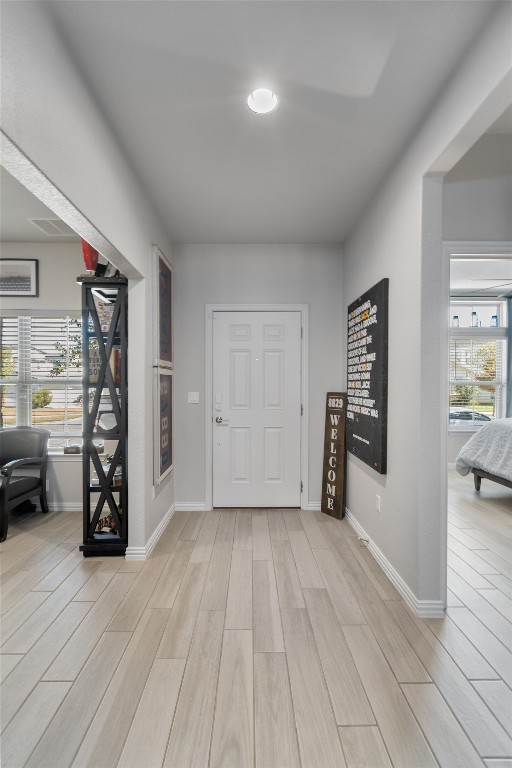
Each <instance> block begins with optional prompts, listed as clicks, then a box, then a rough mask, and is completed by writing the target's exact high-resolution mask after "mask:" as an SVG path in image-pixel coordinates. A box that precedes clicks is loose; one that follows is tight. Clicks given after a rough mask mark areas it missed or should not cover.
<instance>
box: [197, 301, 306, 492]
mask: <svg viewBox="0 0 512 768" xmlns="http://www.w3.org/2000/svg"><path fill="white" fill-rule="evenodd" d="M212 418H213V504H214V506H215V507H298V506H300V435H301V429H300V425H301V314H300V312H215V313H214V315H213V414H212Z"/></svg>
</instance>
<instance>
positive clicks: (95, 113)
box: [2, 3, 174, 548]
mask: <svg viewBox="0 0 512 768" xmlns="http://www.w3.org/2000/svg"><path fill="white" fill-rule="evenodd" d="M2 96H3V98H2V130H3V131H4V132H5V134H6V135H7V137H8V138H9V139H10V140H11V141H12V142H13V143H14V144H15V145H16V146H17V147H18V148H19V149H20V150H21V152H23V153H24V154H25V155H26V157H27V158H28V159H29V160H30V161H31V162H32V163H33V164H34V165H35V166H37V168H39V169H40V171H42V172H43V173H44V174H45V176H46V177H47V178H48V179H50V181H51V182H52V183H53V184H54V185H55V186H56V187H57V188H58V189H59V190H60V191H61V192H62V193H63V195H65V196H66V197H67V199H68V200H69V201H70V202H71V203H72V205H73V206H74V207H75V208H76V209H77V210H78V211H79V212H81V214H83V216H84V217H85V218H86V219H87V220H88V221H89V222H91V223H92V224H93V225H94V227H96V229H97V230H98V231H99V232H100V233H101V235H102V236H103V238H104V239H105V238H106V240H108V241H109V243H111V244H112V246H114V248H115V249H117V252H118V253H119V254H121V262H120V263H119V264H116V266H119V267H121V268H122V269H123V272H124V273H125V274H126V275H127V276H128V277H129V278H130V284H129V299H128V302H129V359H128V380H129V386H130V408H129V416H128V428H129V454H128V472H129V493H130V524H129V546H130V548H132V547H133V548H143V547H144V546H145V544H146V542H147V541H148V540H149V539H150V537H151V535H152V533H153V532H154V531H155V529H156V528H157V526H158V524H159V523H160V521H161V520H162V517H163V515H164V514H165V512H167V510H169V509H170V508H171V506H172V504H173V501H174V493H173V490H174V489H173V486H174V484H173V476H172V473H171V475H170V476H169V478H168V479H166V480H165V481H164V483H163V484H162V485H161V486H160V487H159V488H158V489H157V490H156V491H155V490H154V489H153V411H152V402H153V380H152V369H151V363H152V308H153V306H154V301H153V296H152V290H153V289H152V285H153V278H152V258H151V257H152V244H153V243H156V244H158V245H159V246H160V247H161V249H162V250H163V252H164V253H165V254H166V255H167V256H169V257H171V256H172V247H171V243H170V242H169V240H168V238H167V236H166V235H165V231H164V229H163V227H162V226H161V223H160V222H159V220H158V218H157V217H156V215H155V213H154V211H153V210H152V209H151V207H150V204H149V203H148V200H147V197H146V195H145V193H144V190H142V189H141V188H140V186H139V184H138V181H137V179H136V178H135V176H134V174H133V172H132V170H131V168H130V166H129V165H128V163H127V161H126V158H125V156H124V155H123V153H122V151H121V149H120V148H119V146H118V145H117V144H116V141H115V138H114V136H113V135H112V133H111V131H110V129H109V127H108V125H107V124H106V122H105V121H104V119H103V116H102V114H101V113H100V111H99V110H98V108H97V105H96V102H95V100H94V97H93V96H92V94H91V93H90V91H89V90H88V87H87V85H86V83H85V82H84V80H83V79H82V77H81V75H80V73H79V71H78V69H77V67H76V65H75V63H74V61H73V59H72V51H68V50H67V49H65V47H64V46H63V44H62V41H61V39H60V37H59V35H58V34H57V32H56V30H55V28H54V25H53V24H52V22H51V20H50V17H49V15H48V8H47V7H46V6H45V5H44V4H43V3H8V4H6V5H5V7H3V8H2ZM11 172H12V171H11ZM24 172H25V171H24V168H23V169H22V171H21V174H23V173H24ZM13 175H14V174H13ZM45 202H46V204H47V205H48V207H50V208H51V205H50V203H49V202H48V201H45ZM79 234H81V233H79ZM93 244H94V243H93Z"/></svg>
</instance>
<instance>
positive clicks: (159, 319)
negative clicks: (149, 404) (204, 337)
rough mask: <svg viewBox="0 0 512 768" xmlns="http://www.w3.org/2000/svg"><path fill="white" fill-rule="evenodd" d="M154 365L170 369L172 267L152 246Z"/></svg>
mask: <svg viewBox="0 0 512 768" xmlns="http://www.w3.org/2000/svg"><path fill="white" fill-rule="evenodd" d="M153 251H154V260H155V264H154V274H155V280H154V299H155V304H154V307H155V309H154V318H155V319H154V324H153V325H154V345H155V355H154V357H155V359H154V365H156V366H158V367H159V368H172V352H173V349H172V265H171V263H170V261H169V260H168V259H167V258H166V256H164V254H163V253H162V251H161V250H160V248H158V247H157V246H154V249H153Z"/></svg>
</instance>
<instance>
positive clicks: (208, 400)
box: [204, 304, 309, 509]
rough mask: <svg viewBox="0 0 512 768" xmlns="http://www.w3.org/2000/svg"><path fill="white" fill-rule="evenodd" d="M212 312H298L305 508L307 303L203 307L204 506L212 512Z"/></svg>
mask: <svg viewBox="0 0 512 768" xmlns="http://www.w3.org/2000/svg"><path fill="white" fill-rule="evenodd" d="M214 312H300V313H301V327H302V339H301V375H300V379H301V381H300V391H301V402H302V406H303V412H302V418H301V425H300V480H301V484H302V485H301V487H302V490H301V494H300V506H301V509H308V505H309V483H308V474H309V472H308V470H309V440H308V424H309V390H308V380H309V376H308V372H309V362H308V339H309V304H206V305H205V345H204V346H205V356H206V360H205V367H204V369H205V398H204V400H205V442H206V447H205V505H206V509H213V424H212V413H213V392H212V389H213V313H214Z"/></svg>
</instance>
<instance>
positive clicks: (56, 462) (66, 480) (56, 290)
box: [0, 243, 84, 513]
mask: <svg viewBox="0 0 512 768" xmlns="http://www.w3.org/2000/svg"><path fill="white" fill-rule="evenodd" d="M1 249H2V258H4V259H38V261H39V296H24V297H17V298H14V297H4V296H3V297H2V299H1V300H0V313H1V312H5V311H9V312H12V311H19V312H20V313H22V312H23V311H24V310H25V311H26V312H27V313H30V312H44V311H46V310H51V311H54V310H59V311H62V312H63V313H66V312H80V309H81V305H82V300H81V294H80V286H79V285H78V284H77V282H76V277H77V275H79V274H80V272H82V270H83V267H84V262H83V259H82V249H81V246H80V245H79V244H75V243H2V244H1ZM48 484H49V487H48V503H49V506H50V509H58V510H65V511H68V512H70V511H71V512H72V511H76V512H77V513H80V512H81V511H82V508H83V506H82V457H81V456H63V455H62V454H61V455H53V456H50V461H49V466H48Z"/></svg>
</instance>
